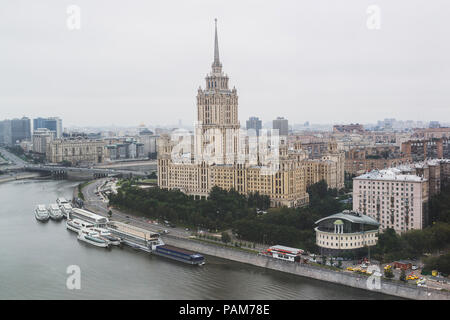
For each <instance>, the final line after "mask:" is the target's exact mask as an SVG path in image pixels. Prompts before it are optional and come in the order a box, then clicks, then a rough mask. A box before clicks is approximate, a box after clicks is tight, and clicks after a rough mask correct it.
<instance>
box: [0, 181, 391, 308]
mask: <svg viewBox="0 0 450 320" xmlns="http://www.w3.org/2000/svg"><path fill="white" fill-rule="evenodd" d="M76 185H77V183H76V182H70V181H65V180H22V181H13V182H7V183H2V184H0V199H1V200H2V201H1V206H0V243H1V246H0V299H264V300H266V299H393V298H394V297H391V296H386V295H382V294H379V293H375V292H369V291H365V290H359V289H353V288H349V287H345V286H339V285H335V284H330V283H326V282H321V281H316V280H312V279H306V278H302V277H298V276H294V275H290V274H284V273H281V272H276V271H271V270H265V269H262V268H258V267H253V266H250V265H246V264H241V263H236V262H232V261H228V260H224V259H218V258H214V257H209V256H207V257H206V264H205V265H204V266H200V267H196V266H190V265H186V264H183V263H180V262H176V261H172V260H168V259H166V258H164V257H158V256H151V255H149V254H146V253H143V252H140V251H135V250H133V249H130V248H128V247H123V248H117V247H115V248H112V249H102V248H97V247H92V246H90V245H89V244H86V243H84V242H80V241H78V240H77V238H76V234H75V233H73V232H71V231H68V230H66V228H65V222H64V220H63V221H61V222H55V221H48V222H46V223H42V222H38V221H37V220H36V219H35V218H34V213H33V210H34V207H35V205H37V204H49V203H51V202H54V201H55V200H56V198H57V197H60V196H62V197H66V198H68V199H71V197H72V191H73V188H74V187H75V186H76ZM70 265H76V266H79V267H80V270H81V288H80V289H74V290H69V289H67V287H66V280H67V278H68V277H69V274H67V273H66V271H67V267H68V266H70Z"/></svg>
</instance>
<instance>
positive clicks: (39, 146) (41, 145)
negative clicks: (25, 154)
mask: <svg viewBox="0 0 450 320" xmlns="http://www.w3.org/2000/svg"><path fill="white" fill-rule="evenodd" d="M54 136H55V133H54V132H52V131H50V130H49V129H46V128H40V129H36V130H34V132H33V152H36V153H42V154H45V153H46V152H47V146H48V144H49V143H50V142H51V141H53V139H54Z"/></svg>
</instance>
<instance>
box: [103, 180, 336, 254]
mask: <svg viewBox="0 0 450 320" xmlns="http://www.w3.org/2000/svg"><path fill="white" fill-rule="evenodd" d="M307 191H308V193H309V196H310V204H309V205H308V206H306V207H302V208H287V207H281V208H269V206H270V198H269V197H268V196H266V195H261V194H259V193H252V194H249V195H248V196H246V195H243V194H240V193H239V192H237V191H236V190H234V189H231V190H229V191H227V190H224V189H221V188H219V187H213V188H212V189H211V192H210V194H209V197H208V198H207V199H194V197H193V196H189V195H186V194H184V193H182V192H181V191H179V190H166V189H160V188H158V187H154V188H149V189H141V188H138V187H136V186H134V183H133V181H126V182H124V183H122V185H121V187H120V189H119V190H118V193H117V194H115V195H114V194H111V195H110V204H111V205H114V206H118V207H121V208H125V209H129V210H132V211H133V212H135V213H137V214H141V215H144V216H147V217H151V218H163V219H165V220H170V221H172V222H176V223H181V224H183V225H187V226H192V227H195V228H197V227H198V228H202V229H210V230H211V231H219V230H227V229H232V230H233V233H235V234H236V235H237V237H238V238H239V239H242V240H245V241H252V242H258V243H265V244H268V245H269V244H283V245H286V246H296V247H299V248H302V249H305V250H309V251H314V252H317V247H316V245H315V234H314V226H315V221H317V220H318V219H320V218H322V217H325V216H328V215H330V214H333V213H337V212H340V211H342V210H343V208H344V206H343V204H341V203H340V202H339V201H338V199H336V195H337V194H338V192H337V191H336V190H334V189H328V186H327V184H326V182H325V181H320V182H318V183H316V184H313V185H311V186H309V187H308V190H307Z"/></svg>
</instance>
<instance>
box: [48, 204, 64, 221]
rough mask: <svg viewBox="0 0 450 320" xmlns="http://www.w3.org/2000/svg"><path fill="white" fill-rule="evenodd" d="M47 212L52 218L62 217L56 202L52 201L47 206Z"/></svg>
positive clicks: (58, 218) (59, 218)
mask: <svg viewBox="0 0 450 320" xmlns="http://www.w3.org/2000/svg"><path fill="white" fill-rule="evenodd" d="M48 213H49V215H50V218H51V219H53V220H61V219H62V218H63V214H62V212H61V209H59V206H58V205H57V204H56V203H52V204H51V205H49V206H48Z"/></svg>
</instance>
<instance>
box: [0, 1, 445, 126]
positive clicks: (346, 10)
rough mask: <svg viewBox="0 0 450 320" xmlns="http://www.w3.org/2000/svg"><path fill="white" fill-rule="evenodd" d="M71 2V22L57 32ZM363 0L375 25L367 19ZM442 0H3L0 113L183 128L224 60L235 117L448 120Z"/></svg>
mask: <svg viewBox="0 0 450 320" xmlns="http://www.w3.org/2000/svg"><path fill="white" fill-rule="evenodd" d="M69 5H77V6H79V7H80V9H81V29H80V30H69V29H68V28H67V26H66V20H67V18H68V14H67V13H66V9H67V7H68V6H69ZM369 5H377V6H379V8H380V9H381V28H380V29H379V30H369V29H368V28H367V25H366V21H367V19H368V16H369V15H368V14H367V12H366V10H367V8H368V6H369ZM449 9H450V3H449V2H448V1H445V0H434V1H428V2H425V1H420V0H413V1H411V0H399V1H395V3H393V2H392V1H387V0H384V1H365V0H362V1H361V0H349V1H346V2H345V3H344V2H339V3H338V2H337V1H333V0H318V1H314V2H312V1H283V0H282V1H278V2H269V1H245V2H244V1H230V0H228V1H214V2H213V1H154V2H150V1H143V0H142V1H133V2H129V3H127V2H123V1H111V0H109V1H106V0H104V1H95V2H93V1H86V0H80V1H75V0H72V1H58V2H55V1H49V0H45V1H44V0H43V1H39V2H37V1H31V0H28V1H8V2H3V3H1V4H0V39H1V42H2V51H1V53H0V75H1V76H0V109H1V114H0V119H3V118H14V117H22V116H23V115H25V116H28V117H32V118H34V117H38V116H44V117H45V116H59V117H61V118H62V119H63V121H64V126H74V125H75V126H108V125H111V124H115V125H117V126H133V125H138V124H140V123H145V124H146V125H155V124H161V125H164V124H173V123H178V120H179V119H181V120H182V121H183V124H185V125H191V124H192V123H193V121H194V120H195V116H196V94H197V89H198V87H199V86H202V87H204V77H205V76H206V74H207V73H208V72H209V71H210V69H211V63H212V61H213V44H214V18H217V19H218V36H219V47H220V59H221V62H222V64H223V70H224V72H225V73H227V74H228V76H229V77H230V85H231V87H233V86H235V87H236V89H237V91H238V95H239V120H240V122H241V124H245V120H246V119H247V118H248V117H249V116H257V117H259V118H260V119H262V120H263V122H267V121H271V120H272V119H274V118H276V117H277V116H283V117H285V118H287V119H289V122H290V123H291V124H293V123H303V122H305V121H309V122H310V123H336V122H341V123H350V122H353V123H355V122H359V123H375V122H376V120H380V119H384V118H397V119H401V120H408V119H411V120H421V121H430V120H439V121H442V122H448V121H449V120H450V108H449V107H450V93H449V90H448V87H449V85H448V84H449V76H450V45H449V43H448V31H449V30H450V19H448V12H449Z"/></svg>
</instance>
